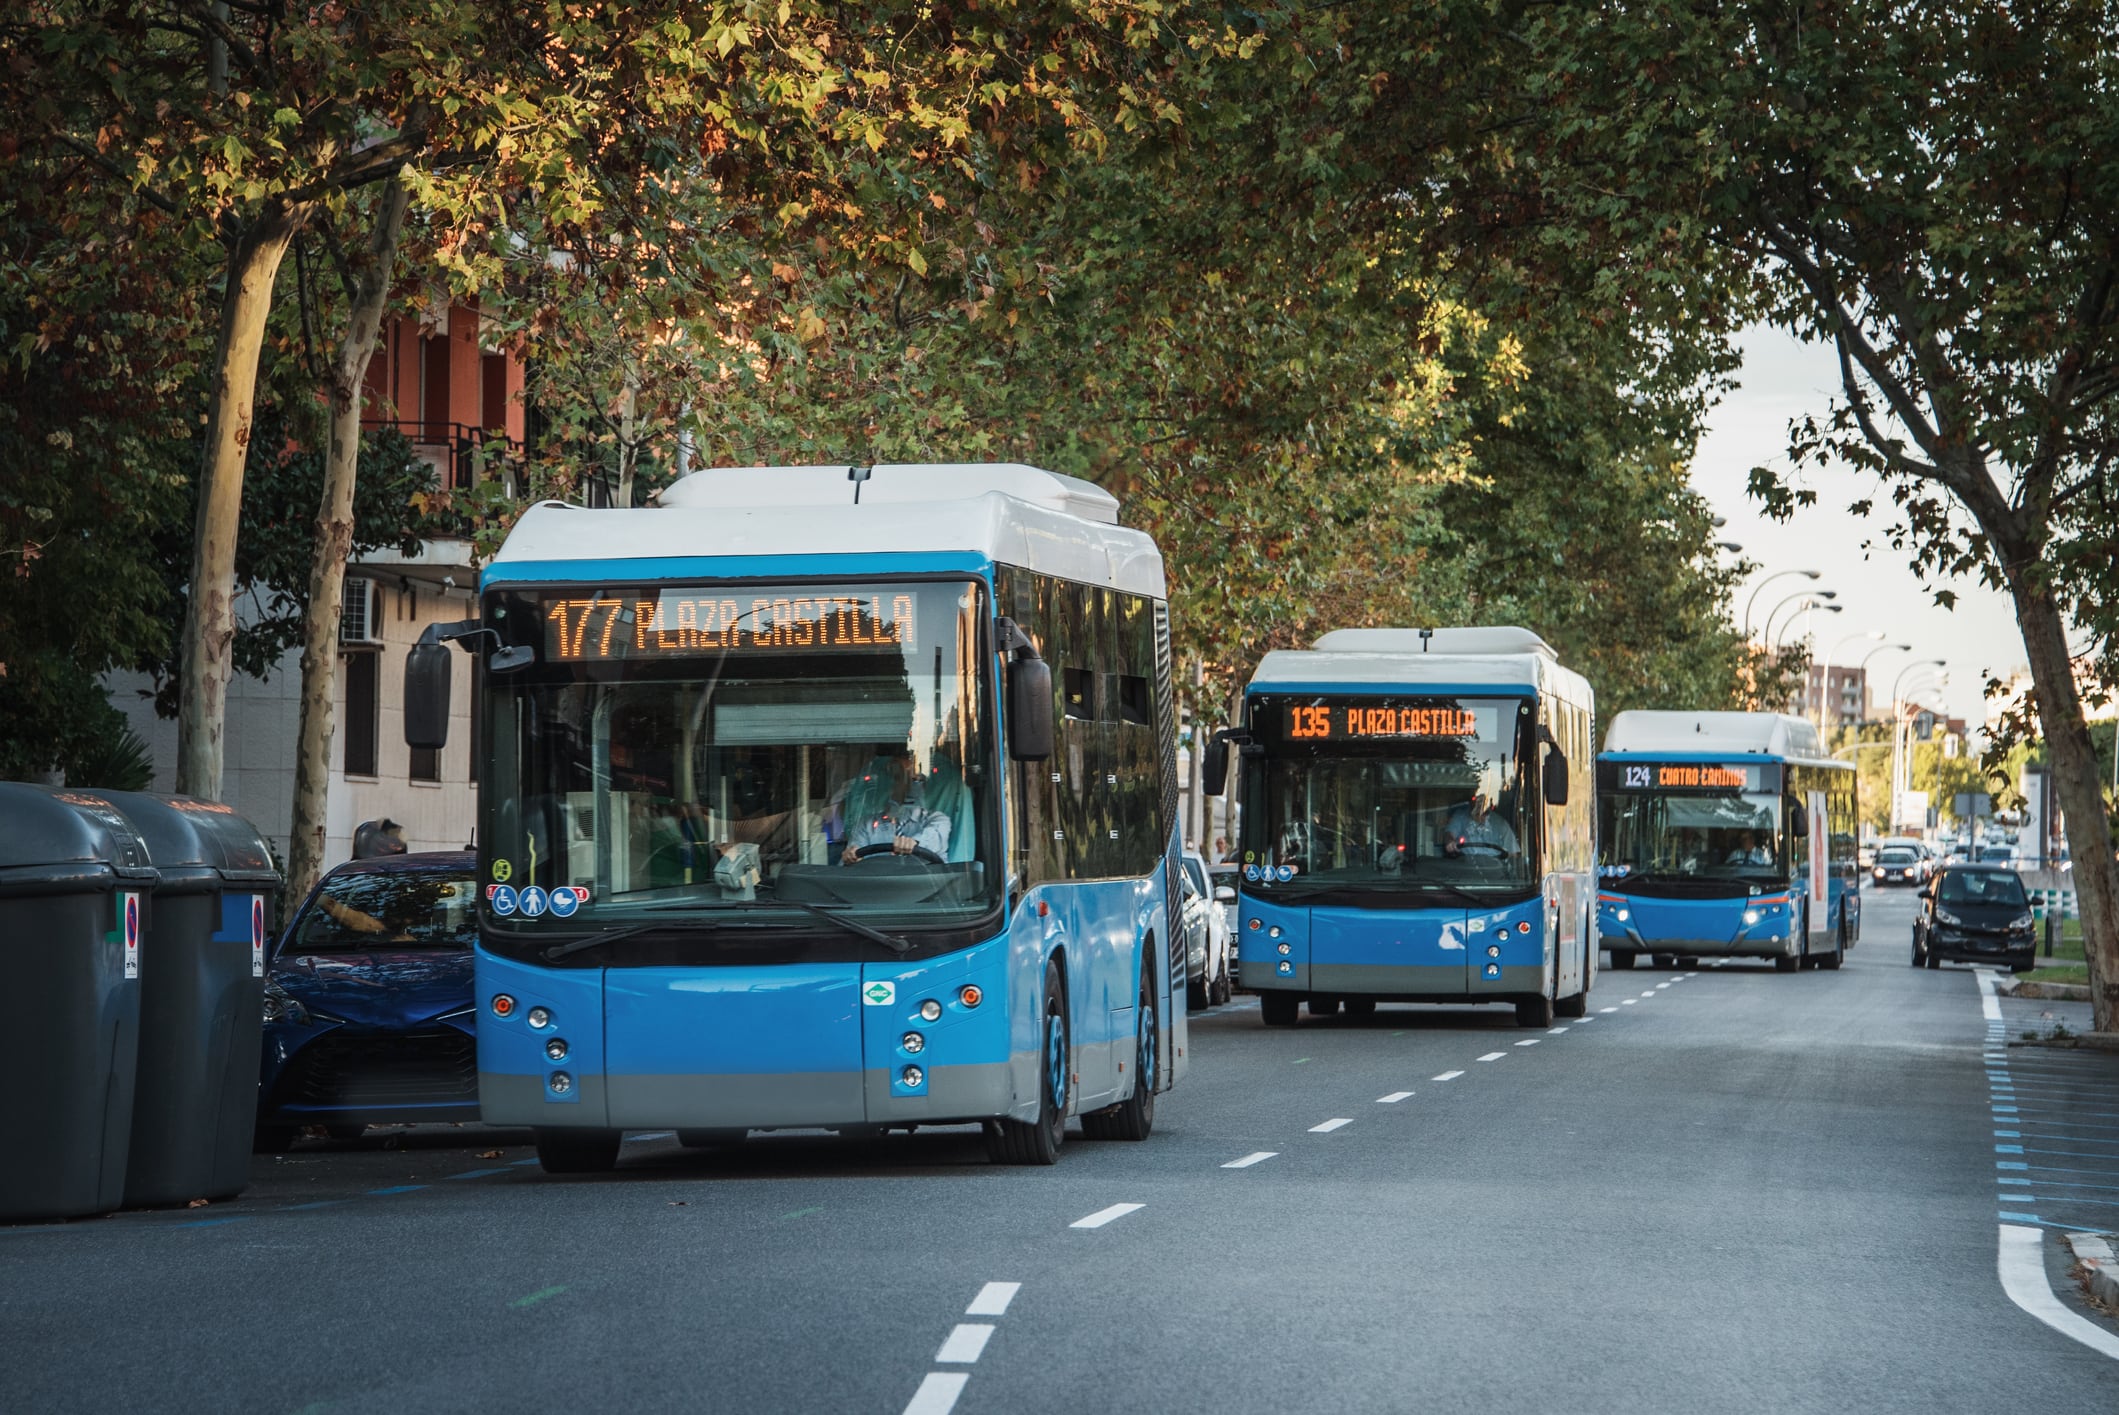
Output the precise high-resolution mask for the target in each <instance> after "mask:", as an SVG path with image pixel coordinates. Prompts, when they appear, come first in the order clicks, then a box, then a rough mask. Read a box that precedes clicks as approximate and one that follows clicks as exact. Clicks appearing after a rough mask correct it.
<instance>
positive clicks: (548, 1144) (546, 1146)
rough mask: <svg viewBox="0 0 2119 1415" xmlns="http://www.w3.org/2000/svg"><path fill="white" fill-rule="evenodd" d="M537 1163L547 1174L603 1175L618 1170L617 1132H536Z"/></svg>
mask: <svg viewBox="0 0 2119 1415" xmlns="http://www.w3.org/2000/svg"><path fill="white" fill-rule="evenodd" d="M536 1134H537V1162H538V1163H539V1164H541V1165H543V1166H544V1172H545V1173H546V1174H604V1173H608V1172H609V1171H611V1170H613V1169H616V1168H617V1167H618V1142H619V1141H620V1140H621V1139H622V1138H624V1137H623V1136H622V1135H620V1134H619V1132H618V1131H616V1130H573V1129H567V1130H539V1131H537V1132H536Z"/></svg>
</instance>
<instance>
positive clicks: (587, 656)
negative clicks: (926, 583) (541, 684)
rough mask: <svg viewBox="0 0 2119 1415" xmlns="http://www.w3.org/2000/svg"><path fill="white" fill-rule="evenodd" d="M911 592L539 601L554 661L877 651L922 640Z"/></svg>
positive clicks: (683, 593) (655, 593)
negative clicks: (916, 631)
mask: <svg viewBox="0 0 2119 1415" xmlns="http://www.w3.org/2000/svg"><path fill="white" fill-rule="evenodd" d="M916 603H917V597H916V596H914V595H911V594H874V593H852V594H817V593H814V592H811V593H808V594H789V593H786V592H784V591H782V592H774V591H766V592H750V593H741V592H739V593H735V594H708V593H704V592H702V591H699V590H690V589H665V590H643V591H640V592H637V593H627V592H619V593H614V594H599V595H595V596H593V597H587V598H583V597H573V598H549V599H544V600H541V601H540V602H539V605H538V611H539V613H540V615H541V616H542V617H543V620H544V657H545V661H546V662H547V663H607V662H614V661H617V660H620V659H649V658H659V657H663V656H666V655H675V654H698V653H726V652H738V653H794V654H809V653H862V652H869V653H873V652H876V651H877V650H883V649H888V650H893V651H895V650H900V649H902V648H903V647H904V646H905V645H907V644H910V643H912V642H913V641H914V639H915V630H916V625H915V622H914V609H913V607H914V605H915V604H916Z"/></svg>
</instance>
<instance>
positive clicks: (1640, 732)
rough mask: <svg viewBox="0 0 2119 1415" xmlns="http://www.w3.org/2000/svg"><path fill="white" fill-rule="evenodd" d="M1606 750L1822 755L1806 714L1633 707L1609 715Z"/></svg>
mask: <svg viewBox="0 0 2119 1415" xmlns="http://www.w3.org/2000/svg"><path fill="white" fill-rule="evenodd" d="M1604 750H1605V751H1607V752H1686V753H1694V752H1704V753H1710V754H1718V755H1723V756H1750V755H1759V756H1771V757H1799V758H1809V759H1813V760H1815V759H1817V758H1821V757H1823V756H1824V755H1825V749H1824V744H1823V743H1822V742H1820V741H1819V740H1818V736H1817V728H1816V727H1815V726H1813V725H1812V724H1811V722H1810V721H1809V719H1807V718H1802V717H1796V716H1794V715H1792V714H1790V713H1785V712H1655V711H1650V710H1648V709H1645V708H1636V709H1634V710H1633V711H1631V712H1622V713H1620V714H1619V715H1618V716H1616V717H1614V718H1613V719H1612V720H1611V726H1610V727H1609V728H1607V729H1605V732H1604Z"/></svg>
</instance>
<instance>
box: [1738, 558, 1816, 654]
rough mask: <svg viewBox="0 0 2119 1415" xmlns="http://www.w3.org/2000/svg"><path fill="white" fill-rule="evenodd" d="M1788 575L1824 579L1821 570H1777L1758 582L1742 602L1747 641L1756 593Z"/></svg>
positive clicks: (1755, 602) (1756, 601)
mask: <svg viewBox="0 0 2119 1415" xmlns="http://www.w3.org/2000/svg"><path fill="white" fill-rule="evenodd" d="M1790 575H1807V576H1808V577H1809V578H1811V579H1813V580H1822V579H1823V578H1824V577H1825V572H1824V571H1822V570H1778V571H1775V572H1774V573H1773V574H1771V575H1768V576H1767V577H1766V578H1765V579H1763V580H1760V581H1759V582H1758V584H1757V585H1755V586H1753V587H1752V590H1751V598H1749V599H1747V600H1745V601H1744V637H1745V638H1747V639H1748V638H1750V637H1751V610H1752V606H1754V605H1756V604H1757V603H1758V592H1759V591H1760V590H1762V589H1764V588H1766V586H1768V585H1770V584H1772V583H1773V582H1774V581H1775V580H1784V579H1786V578H1787V577H1788V576H1790Z"/></svg>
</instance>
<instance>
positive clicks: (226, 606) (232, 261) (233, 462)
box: [176, 210, 301, 801]
mask: <svg viewBox="0 0 2119 1415" xmlns="http://www.w3.org/2000/svg"><path fill="white" fill-rule="evenodd" d="M300 226H301V213H296V212H289V211H285V210H275V211H272V212H269V213H267V214H266V215H265V216H263V217H261V218H259V220H258V221H257V222H255V223H254V224H253V225H252V226H251V227H250V228H249V229H248V230H246V231H245V232H244V233H243V234H242V236H241V237H240V238H239V239H238V240H237V241H236V242H235V245H234V247H233V248H232V249H231V250H230V251H229V253H228V288H227V292H226V294H224V295H223V296H222V299H221V332H220V338H219V341H218V344H217V346H216V348H215V351H214V371H213V391H212V394H211V398H210V401H209V402H208V404H207V412H206V449H205V454H204V457H203V458H202V460H201V463H200V467H199V505H198V518H197V520H196V522H195V523H194V526H193V529H192V549H191V585H190V603H189V606H188V608H187V610H186V613H185V616H184V642H183V650H182V653H183V658H182V661H181V663H180V665H179V668H178V671H177V781H176V785H177V790H178V791H180V792H183V793H185V794H187V795H192V796H204V797H206V798H207V799H209V800H215V801H218V800H219V799H220V798H221V746H222V732H223V728H224V726H225V722H224V717H225V713H226V711H227V695H228V675H229V663H230V653H231V650H232V648H233V645H234V642H235V592H236V584H235V543H236V529H237V523H238V521H239V520H240V518H241V515H242V509H243V468H244V462H245V459H246V458H247V457H248V455H249V451H250V426H251V419H252V417H253V416H254V415H255V413H256V402H255V400H256V394H257V378H258V355H259V352H260V351H261V350H262V349H263V347H264V343H265V323H266V320H267V319H268V318H269V317H270V315H271V313H272V288H273V284H274V282H275V281H276V280H277V278H278V276H279V270H280V260H281V258H282V257H283V256H285V255H286V254H287V246H288V243H289V242H290V241H292V240H293V239H294V233H295V232H296V231H297V230H298V229H299V228H300Z"/></svg>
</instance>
